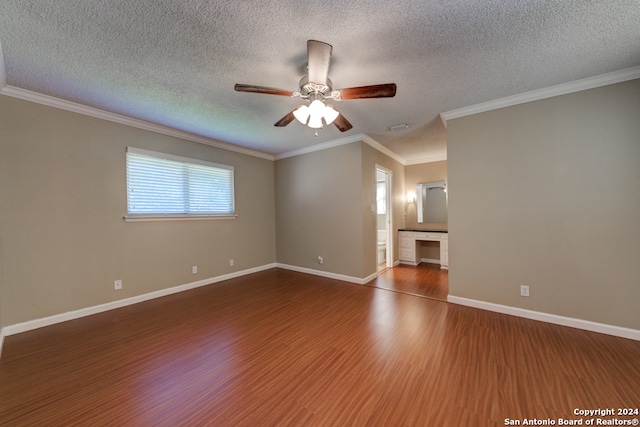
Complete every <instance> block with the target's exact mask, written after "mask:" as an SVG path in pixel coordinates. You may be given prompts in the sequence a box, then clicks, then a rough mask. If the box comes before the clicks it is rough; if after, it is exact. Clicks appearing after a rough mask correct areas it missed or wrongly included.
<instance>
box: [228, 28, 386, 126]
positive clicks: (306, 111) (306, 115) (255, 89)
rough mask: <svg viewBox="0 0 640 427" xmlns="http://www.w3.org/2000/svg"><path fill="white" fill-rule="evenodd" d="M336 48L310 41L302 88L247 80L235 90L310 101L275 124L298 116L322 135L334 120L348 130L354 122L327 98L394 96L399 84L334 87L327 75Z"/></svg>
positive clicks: (285, 124)
mask: <svg viewBox="0 0 640 427" xmlns="http://www.w3.org/2000/svg"><path fill="white" fill-rule="evenodd" d="M332 49H333V47H332V46H331V45H330V44H327V43H324V42H320V41H317V40H308V41H307V55H308V63H307V76H305V77H303V78H302V79H301V80H300V83H299V86H300V90H299V91H294V92H292V91H288V90H283V89H275V88H271V87H265V86H255V85H245V84H236V85H235V90H236V91H238V92H252V93H262V94H267V95H280V96H289V97H293V98H301V99H304V100H305V101H307V103H308V105H307V104H303V105H300V106H298V107H296V108H294V109H293V110H292V111H290V112H289V113H288V114H287V115H285V116H284V117H283V118H281V119H280V120H278V121H277V122H276V123H275V124H274V126H278V127H283V126H287V125H288V124H289V123H291V122H292V121H293V120H294V119H297V120H298V121H299V122H300V123H302V124H304V125H307V126H309V127H310V128H314V129H316V136H318V129H320V128H322V126H323V125H324V124H326V125H330V124H331V123H333V124H334V125H335V126H336V127H337V128H338V129H339V130H340V132H346V131H348V130H349V129H351V128H352V127H353V125H352V124H351V123H349V121H348V120H347V119H346V118H345V117H344V116H343V115H342V114H340V113H339V112H338V111H336V110H335V109H334V108H333V106H332V105H330V104H325V101H327V100H334V101H345V100H349V99H363V98H391V97H393V96H395V94H396V84H395V83H386V84H380V85H373V86H359V87H350V88H346V89H338V90H333V83H332V82H331V80H329V78H328V77H327V76H328V73H329V62H330V60H331V50H332Z"/></svg>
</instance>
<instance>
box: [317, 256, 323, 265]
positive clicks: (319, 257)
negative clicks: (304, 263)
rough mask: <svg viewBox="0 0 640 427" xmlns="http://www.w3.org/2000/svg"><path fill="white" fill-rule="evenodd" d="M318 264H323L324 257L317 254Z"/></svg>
mask: <svg viewBox="0 0 640 427" xmlns="http://www.w3.org/2000/svg"><path fill="white" fill-rule="evenodd" d="M318 264H324V258H322V257H321V256H318Z"/></svg>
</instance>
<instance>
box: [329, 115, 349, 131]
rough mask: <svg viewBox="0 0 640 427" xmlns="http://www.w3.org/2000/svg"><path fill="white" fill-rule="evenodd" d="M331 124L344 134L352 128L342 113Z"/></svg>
mask: <svg viewBox="0 0 640 427" xmlns="http://www.w3.org/2000/svg"><path fill="white" fill-rule="evenodd" d="M333 124H334V125H336V127H337V128H338V129H339V130H340V132H346V131H348V130H349V129H351V128H352V127H353V125H352V124H351V123H349V120H347V118H346V117H345V116H343V115H342V113H340V114H338V117H336V119H335V120H334V121H333Z"/></svg>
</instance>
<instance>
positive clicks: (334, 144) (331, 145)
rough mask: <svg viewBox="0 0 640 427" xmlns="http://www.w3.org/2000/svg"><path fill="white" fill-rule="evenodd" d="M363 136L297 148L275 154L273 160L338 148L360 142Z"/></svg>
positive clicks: (358, 135)
mask: <svg viewBox="0 0 640 427" xmlns="http://www.w3.org/2000/svg"><path fill="white" fill-rule="evenodd" d="M362 137H363V134H361V133H360V134H357V135H353V136H347V137H344V138H340V139H334V140H333V141H328V142H323V143H320V144H314V145H310V146H308V147H304V148H298V149H297V150H291V151H287V152H285V153H281V154H276V155H275V156H274V159H275V160H281V159H286V158H288V157H295V156H300V155H302V154H309V153H314V152H316V151H322V150H328V149H330V148H334V147H339V146H341V145H346V144H351V143H352V142H360V141H362Z"/></svg>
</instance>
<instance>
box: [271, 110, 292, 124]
mask: <svg viewBox="0 0 640 427" xmlns="http://www.w3.org/2000/svg"><path fill="white" fill-rule="evenodd" d="M296 109H297V108H296ZM296 109H293V110H291V111H290V112H289V114H287V115H286V116H284V117H283V118H281V119H280V120H278V121H277V122H276V123H275V124H274V126H277V127H280V128H281V127H285V126H286V125H288V124H289V123H291V122H292V121H293V119H295V116H294V115H293V112H294V111H295V110H296Z"/></svg>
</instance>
